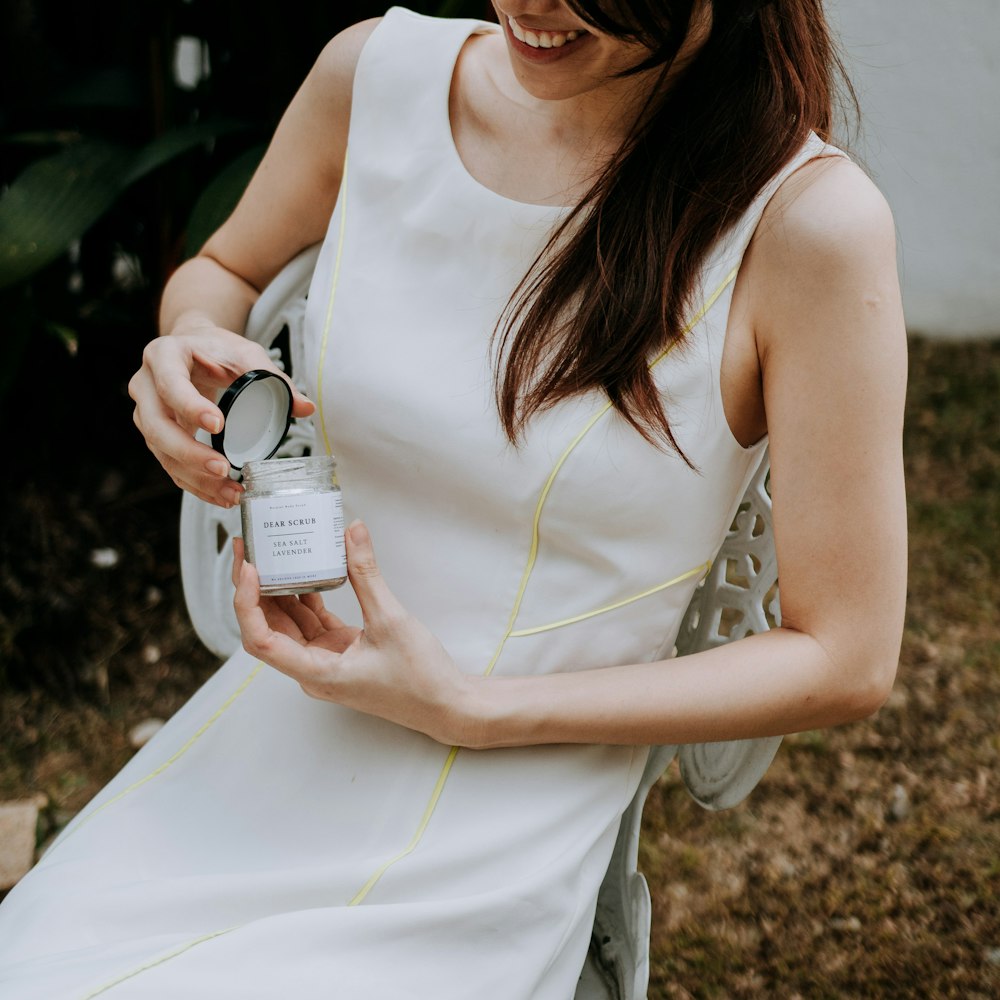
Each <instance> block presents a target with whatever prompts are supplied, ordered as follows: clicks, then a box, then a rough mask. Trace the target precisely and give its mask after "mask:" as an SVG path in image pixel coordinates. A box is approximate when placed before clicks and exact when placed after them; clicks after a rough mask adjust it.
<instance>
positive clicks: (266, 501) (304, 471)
mask: <svg viewBox="0 0 1000 1000" xmlns="http://www.w3.org/2000/svg"><path fill="white" fill-rule="evenodd" d="M335 470H336V462H334V460H333V458H332V457H331V456H329V455H307V456H304V457H302V458H273V459H261V460H258V461H255V462H247V463H246V464H245V465H244V466H243V486H244V489H245V492H244V493H243V496H242V497H241V498H240V516H241V519H242V522H243V544H244V547H245V550H246V558H247V561H248V562H251V563H253V564H254V566H255V567H256V568H257V575H258V576H259V577H260V592H261V594H265V595H268V596H271V597H273V596H277V595H279V594H313V593H316V592H317V591H320V590H332V589H333V588H334V587H339V586H341V585H342V584H343V583H344V581H345V580H346V579H347V552H346V549H345V547H344V507H343V501H342V498H341V493H340V484H339V483H338V482H337V473H336V471H335Z"/></svg>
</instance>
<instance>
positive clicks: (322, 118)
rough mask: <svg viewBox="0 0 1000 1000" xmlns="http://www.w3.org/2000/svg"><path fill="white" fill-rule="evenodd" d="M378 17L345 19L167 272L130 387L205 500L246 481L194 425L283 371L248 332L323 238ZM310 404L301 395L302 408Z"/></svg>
mask: <svg viewBox="0 0 1000 1000" xmlns="http://www.w3.org/2000/svg"><path fill="white" fill-rule="evenodd" d="M376 23H377V21H375V20H372V21H366V22H362V23H361V24H357V25H354V26H353V27H351V28H348V29H347V30H346V31H344V32H342V33H341V34H339V35H338V36H337V37H336V38H334V39H333V40H332V41H331V42H330V43H329V44H328V45H327V46H326V48H325V49H324V50H323V52H322V53H321V54H320V56H319V59H318V60H317V62H316V64H315V66H314V67H313V69H312V70H311V72H310V73H309V75H308V76H307V77H306V79H305V81H304V82H303V84H302V86H301V87H300V89H299V91H298V93H297V94H296V95H295V97H294V99H293V100H292V102H291V104H290V105H289V106H288V109H287V110H286V112H285V114H284V115H283V117H282V119H281V122H280V124H279V125H278V128H277V130H276V131H275V134H274V137H273V139H272V141H271V143H270V145H269V147H268V150H267V152H266V154H265V156H264V159H263V160H262V161H261V164H260V166H259V167H258V168H257V171H256V172H255V174H254V176H253V178H252V180H251V181H250V184H249V185H248V186H247V190H246V192H245V193H244V195H243V197H242V198H241V199H240V202H239V204H238V205H237V207H236V209H235V210H234V211H233V213H232V215H231V216H230V217H229V218H228V219H227V220H226V222H225V223H224V224H223V225H222V226H221V227H220V228H219V229H218V230H217V231H216V232H215V233H214V234H213V235H212V236H211V237H210V238H209V240H208V242H207V243H206V244H205V246H204V247H203V248H202V249H201V251H199V253H198V254H197V255H196V256H195V257H193V258H192V259H191V260H189V261H187V262H185V263H184V264H182V265H181V266H180V267H179V268H178V269H177V270H176V271H175V272H174V274H173V275H172V276H171V278H170V280H169V281H168V282H167V285H166V287H165V288H164V292H163V299H162V302H161V306H160V333H161V336H160V337H159V338H158V339H157V340H155V341H153V342H152V343H151V344H149V345H148V346H147V348H146V350H145V352H144V354H143V364H142V368H141V369H140V370H139V371H138V372H137V373H136V374H135V376H134V377H133V379H132V381H131V383H130V385H129V393H130V395H131V396H132V398H133V399H134V400H135V403H136V410H135V422H136V425H137V426H138V427H139V430H140V431H141V432H142V434H143V436H144V437H145V438H146V443H147V445H148V446H149V448H150V450H151V451H152V452H153V454H154V455H155V456H156V458H157V459H158V460H159V461H160V463H161V464H162V465H163V466H164V468H165V469H166V470H167V472H168V473H170V475H171V477H172V478H173V479H174V481H175V482H176V483H177V484H178V485H179V486H181V487H182V488H183V489H187V490H190V491H191V492H193V493H195V494H196V495H198V496H200V497H201V498H202V499H204V500H208V501H210V502H213V503H219V504H221V505H223V506H231V505H232V504H233V503H235V502H236V501H237V500H238V499H239V487H237V486H236V485H235V484H233V483H231V482H230V480H229V479H228V472H229V470H228V466H227V464H226V463H225V462H224V461H222V460H221V459H220V457H219V456H218V455H217V454H216V453H215V452H214V451H212V449H211V448H209V447H208V446H207V445H202V444H200V443H198V442H196V441H195V440H194V438H193V433H194V431H195V430H196V429H197V428H199V427H203V428H205V429H206V430H208V431H212V432H215V431H218V430H219V429H220V428H221V426H222V413H221V412H220V410H219V409H218V407H217V406H216V405H215V402H214V395H215V391H216V390H217V389H219V388H222V387H224V386H226V385H228V384H229V383H230V382H232V381H233V379H234V378H235V377H236V376H237V375H240V374H242V373H243V372H245V371H248V370H249V369H251V368H267V369H271V370H276V369H275V367H274V365H273V363H272V362H271V360H270V358H269V357H268V356H267V352H266V351H265V350H264V349H263V348H261V347H260V346H259V345H257V344H253V343H251V342H249V341H247V340H245V339H244V338H243V337H242V336H241V335H240V334H241V331H242V330H243V328H244V326H245V324H246V318H247V315H248V313H249V312H250V308H251V307H252V305H253V303H254V302H255V301H256V299H257V297H258V295H259V294H260V292H261V290H262V289H263V288H264V287H265V286H266V285H267V284H268V282H270V280H271V279H272V278H273V277H274V276H275V275H276V274H277V273H278V271H279V270H280V269H281V268H282V266H284V264H285V263H287V262H288V261H289V260H291V259H292V258H293V257H294V256H295V255H296V254H297V253H298V252H299V251H300V250H302V249H304V248H305V247H307V246H310V245H311V244H313V243H316V242H318V241H319V240H321V239H322V238H323V235H324V233H325V231H326V226H327V223H328V222H329V219H330V216H331V214H332V212H333V207H334V204H335V203H336V199H337V192H338V191H339V188H340V179H341V171H342V169H343V162H344V154H345V151H346V148H347V132H348V125H349V119H350V107H351V89H352V86H353V80H354V71H355V68H356V66H357V62H358V58H359V56H360V53H361V49H362V47H363V45H364V43H365V41H366V40H367V38H368V36H369V35H370V34H371V31H372V30H373V28H374V27H375V24H376ZM311 408H312V404H310V403H309V402H308V401H307V400H306V399H305V398H304V397H303V396H301V395H299V394H298V393H296V396H295V409H294V412H295V413H296V415H299V416H302V415H305V414H307V413H309V412H311Z"/></svg>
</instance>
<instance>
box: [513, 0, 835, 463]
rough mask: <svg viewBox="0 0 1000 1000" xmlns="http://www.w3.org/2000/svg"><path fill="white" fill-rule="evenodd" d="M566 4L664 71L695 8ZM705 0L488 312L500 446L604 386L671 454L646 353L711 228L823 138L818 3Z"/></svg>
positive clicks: (671, 331) (831, 83) (831, 91)
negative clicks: (615, 136) (702, 19)
mask: <svg viewBox="0 0 1000 1000" xmlns="http://www.w3.org/2000/svg"><path fill="white" fill-rule="evenodd" d="M566 2H567V4H568V6H569V7H570V8H572V9H573V10H574V12H575V13H576V14H577V15H578V16H579V17H580V18H581V19H582V20H584V21H585V22H587V23H588V24H590V25H592V26H593V27H594V28H595V29H596V30H598V31H601V32H604V33H606V34H610V35H614V36H616V37H619V38H622V39H628V40H632V41H637V42H640V43H642V44H643V45H645V46H646V47H647V48H648V49H649V50H650V55H649V57H648V58H647V59H646V60H645V61H644V62H643V63H642V64H641V65H640V66H638V67H635V68H634V69H633V70H631V71H630V72H636V71H637V70H640V69H648V68H652V67H656V66H659V67H661V72H662V74H663V77H665V76H666V73H667V71H668V70H669V68H670V66H671V64H672V62H673V61H674V59H675V58H676V56H677V53H678V52H679V50H680V49H681V46H682V45H683V43H684V40H685V37H686V35H687V32H688V26H689V24H690V23H691V20H692V15H693V14H694V13H695V11H696V10H697V8H698V7H699V4H698V2H697V0H566ZM706 2H707V3H708V4H709V6H710V7H711V13H712V23H711V28H710V32H709V34H708V36H707V38H706V40H705V41H704V43H703V45H702V47H701V48H700V50H699V51H698V52H697V54H696V55H695V57H694V58H693V60H692V62H691V64H690V65H689V66H687V67H686V68H685V69H684V70H683V72H681V73H680V75H679V76H678V78H677V79H676V81H674V80H672V81H671V83H670V86H669V87H666V88H658V89H657V90H656V94H655V95H654V97H652V98H651V99H650V102H649V104H648V105H647V107H646V109H645V110H644V112H643V113H642V114H641V115H640V117H639V121H638V124H637V125H636V127H635V128H634V129H633V131H632V133H631V135H630V136H629V138H628V139H627V140H626V142H625V143H624V144H623V145H622V146H621V148H620V149H619V150H618V152H617V153H616V154H615V156H613V157H612V159H611V161H610V162H609V163H608V164H607V166H606V167H605V168H604V169H603V171H602V172H601V174H600V175H599V177H598V178H597V180H596V181H595V183H594V184H593V186H592V187H591V189H590V190H589V192H588V193H587V194H586V195H585V196H584V198H583V199H582V201H581V202H580V204H579V205H577V206H576V208H575V209H573V210H572V211H571V212H570V213H569V214H568V215H567V217H566V218H565V219H564V221H563V222H562V224H561V225H560V226H559V227H558V228H557V230H556V231H555V232H554V233H553V235H552V237H551V239H550V241H549V243H548V245H547V246H546V248H545V249H544V250H543V251H542V253H541V254H540V255H539V257H538V258H537V259H536V260H535V262H534V264H533V265H532V267H531V268H530V269H529V271H528V273H527V274H526V275H525V277H524V278H523V279H522V281H521V282H520V284H519V285H518V287H517V288H516V289H515V291H514V294H513V296H512V297H511V300H510V302H509V303H508V305H507V308H506V309H505V311H504V313H503V315H502V316H501V318H500V322H499V323H498V326H497V342H496V347H497V360H498V363H497V366H496V369H495V372H496V374H495V390H496V396H497V404H498V408H499V412H500V419H501V422H502V424H503V427H504V430H505V431H506V433H507V436H508V437H509V438H510V440H511V441H512V442H516V441H517V440H518V439H519V438H520V436H521V434H522V432H523V430H524V427H525V424H526V423H527V421H528V420H529V419H530V417H531V415H532V414H533V413H535V412H537V411H539V410H542V409H545V408H547V407H549V406H552V405H553V404H555V403H557V402H558V401H559V400H562V399H565V398H567V397H569V396H572V395H575V394H577V393H579V392H582V391H585V390H588V389H594V388H601V389H603V390H604V392H605V393H606V394H607V396H608V397H609V398H610V400H611V402H612V404H613V405H614V408H615V409H616V410H617V411H618V413H620V414H621V416H622V417H624V418H625V419H626V420H627V421H628V422H629V423H630V424H632V426H633V427H635V429H636V430H637V431H638V432H639V433H640V434H642V435H643V436H644V437H645V438H646V439H647V440H649V441H650V442H651V443H654V444H657V445H659V446H661V447H664V446H665V447H667V448H671V449H673V450H675V451H678V452H679V449H678V447H677V442H676V441H675V440H674V436H673V432H672V431H671V429H670V423H669V420H668V417H667V412H666V409H665V406H664V403H665V402H666V403H667V405H669V400H666V401H664V400H663V399H661V394H660V392H659V391H658V390H657V388H656V385H655V384H654V381H653V377H652V375H651V374H650V371H649V362H650V358H651V357H652V356H654V355H656V354H658V353H659V352H661V351H662V350H663V349H664V348H665V347H667V346H668V345H670V344H671V343H673V342H675V341H677V340H679V339H680V338H681V337H682V336H683V328H684V320H685V316H686V314H687V312H688V310H689V309H690V307H691V299H692V295H693V293H694V290H695V284H696V278H697V275H698V272H699V269H700V267H701V266H702V264H703V263H704V261H705V259H706V256H707V255H708V253H709V252H710V250H711V249H712V247H713V245H715V243H716V242H717V240H718V239H719V238H720V237H721V236H722V235H723V234H724V233H725V232H726V231H727V229H729V228H730V227H731V226H732V225H734V224H735V222H736V221H737V220H738V219H739V218H740V216H741V215H742V214H743V213H744V212H745V211H746V209H747V208H748V206H749V205H750V203H751V202H752V201H753V199H754V197H755V195H756V194H757V193H758V191H760V189H761V188H762V187H763V186H764V185H765V184H766V183H767V181H768V180H769V179H770V178H771V177H772V176H773V175H774V174H775V173H776V172H777V171H778V170H780V169H781V167H782V166H783V165H784V164H785V163H787V162H788V160H790V159H791V158H792V156H794V154H795V153H796V151H797V150H798V149H799V148H800V147H801V145H802V143H803V142H804V141H805V139H806V136H807V135H808V133H809V131H810V130H813V131H815V132H817V133H818V134H819V135H820V136H821V137H823V138H827V137H828V135H829V130H830V127H831V119H832V117H833V111H834V100H835V96H836V90H835V83H836V77H837V74H838V72H839V74H840V76H841V77H842V79H843V80H844V81H845V84H846V92H847V94H848V95H849V96H850V100H851V101H852V102H853V99H854V96H853V92H852V91H851V90H850V84H849V83H847V78H846V75H845V74H844V72H843V66H842V64H841V62H840V60H839V58H838V57H837V54H836V52H835V49H834V47H833V45H832V42H831V39H830V35H829V31H828V28H827V24H826V19H825V17H824V13H823V3H822V0H770V2H768V0H764V2H761V0H706ZM682 457H683V456H682ZM685 460H686V459H685Z"/></svg>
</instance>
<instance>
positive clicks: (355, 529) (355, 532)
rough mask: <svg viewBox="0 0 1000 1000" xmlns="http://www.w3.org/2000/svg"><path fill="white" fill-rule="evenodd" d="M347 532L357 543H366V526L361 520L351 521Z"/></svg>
mask: <svg viewBox="0 0 1000 1000" xmlns="http://www.w3.org/2000/svg"><path fill="white" fill-rule="evenodd" d="M347 533H348V534H349V535H350V536H351V541H352V542H354V544H355V545H364V543H365V526H364V524H363V522H361V521H351V523H350V524H349V525H348V526H347Z"/></svg>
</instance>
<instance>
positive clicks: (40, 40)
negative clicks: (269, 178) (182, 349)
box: [0, 0, 488, 397]
mask: <svg viewBox="0 0 1000 1000" xmlns="http://www.w3.org/2000/svg"><path fill="white" fill-rule="evenodd" d="M22 6H23V7H24V8H25V9H26V10H27V12H28V13H27V14H26V15H25V16H23V17H21V18H15V19H14V22H13V23H12V24H11V25H9V26H7V25H5V28H8V27H9V30H8V35H7V39H6V43H5V46H6V48H7V49H8V50H9V52H7V53H5V52H3V51H0V77H3V76H6V77H7V79H6V80H2V81H0V82H4V83H5V84H6V86H5V87H4V89H3V93H4V94H5V95H10V97H9V98H7V97H6V96H5V100H4V104H3V106H0V156H2V160H0V310H2V312H3V314H4V316H5V318H6V319H5V324H4V335H5V339H6V345H5V346H6V347H7V351H6V362H5V364H4V366H3V369H2V371H0V397H2V396H3V394H4V393H5V392H6V390H7V389H8V388H9V386H10V385H11V383H12V382H13V381H14V379H15V378H16V376H17V373H18V370H19V367H20V363H21V359H22V357H23V356H24V352H25V350H26V349H27V344H28V341H29V339H30V338H31V337H32V336H33V334H34V333H36V332H43V333H48V334H52V335H55V337H56V338H57V340H58V341H59V342H60V343H62V344H64V345H65V346H66V347H67V348H69V349H70V350H73V349H75V347H76V345H77V343H78V341H79V339H80V336H81V335H82V334H83V331H85V330H86V329H89V328H90V327H92V326H94V325H102V324H103V325H104V326H105V327H108V326H111V327H115V326H127V327H128V328H129V329H130V330H135V331H138V332H139V333H140V337H141V341H142V342H144V341H145V340H148V339H149V337H150V336H152V332H153V314H154V311H155V298H156V295H157V292H158V290H159V288H160V287H161V286H162V284H163V281H164V280H165V279H166V277H167V276H168V275H169V273H170V271H171V270H173V268H174V267H175V266H176V265H177V264H178V263H179V262H180V261H181V260H182V259H184V258H185V257H187V256H190V255H191V254H193V253H196V252H197V250H198V249H199V247H200V246H201V245H202V244H203V242H204V241H205V239H206V238H207V237H208V236H209V235H210V233H211V232H212V231H213V230H214V229H215V228H216V227H217V226H218V225H219V224H220V223H221V222H222V221H224V219H225V218H226V216H227V215H228V214H229V212H230V211H231V210H232V208H233V207H234V206H235V204H236V202H237V200H238V199H239V197H240V195H241V194H242V192H243V190H244V188H245V186H246V183H247V181H248V180H249V178H250V176H251V175H252V173H253V171H254V169H255V168H256V166H257V164H258V163H259V161H260V158H261V156H262V155H263V151H264V149H265V145H266V141H267V138H268V136H269V135H270V133H271V131H272V130H273V128H274V126H275V124H276V123H277V119H278V117H279V115H280V113H281V111H282V110H283V108H284V107H285V106H286V104H287V103H288V101H289V100H290V98H291V96H292V94H293V93H294V90H295V88H296V87H297V86H298V84H299V82H300V81H301V79H302V78H303V77H304V76H305V74H306V72H307V71H308V69H309V67H310V65H311V64H312V62H313V61H314V60H315V58H316V56H317V54H318V52H319V50H320V48H321V47H322V45H323V44H324V43H325V41H326V40H327V39H328V38H330V37H332V35H334V34H335V33H336V32H338V31H340V30H342V29H343V28H344V27H346V26H347V25H349V24H351V23H353V22H356V21H358V20H360V19H362V18H365V17H371V16H375V15H378V14H381V13H383V12H384V10H385V9H386V7H387V6H388V4H387V3H384V2H371V0H367V2H365V0H357V2H354V3H345V4H337V5H334V4H328V5H315V4H312V3H309V2H308V0H286V3H284V4H282V5H275V4H273V3H266V2H264V0H243V2H241V3H239V4H237V3H236V2H235V0H224V2H213V3H199V2H197V0H189V2H184V0H162V2H158V3H154V4H150V5H148V6H145V7H142V6H140V5H135V4H129V3H125V2H124V0H104V2H102V3H101V4H99V5H98V4H97V3H96V2H94V0H90V2H83V3H82V4H79V5H77V9H76V10H75V12H74V15H73V16H74V17H75V21H73V22H72V23H71V24H67V17H66V12H65V9H64V8H62V7H56V5H55V4H54V3H53V2H51V0H49V2H46V0H34V2H29V3H27V4H25V5H22ZM412 6H415V7H416V8H417V9H418V10H420V11H421V12H423V13H438V14H443V15H448V16H457V15H462V16H483V15H485V14H486V13H487V8H488V4H486V3H485V2H469V0H443V2H438V3H426V4H415V5H412ZM279 7H280V9H278V8H279ZM81 8H82V9H81ZM70 28H75V29H76V31H75V32H74V31H71V30H69V29H70ZM181 47H186V49H187V51H188V53H189V54H190V53H192V52H194V54H195V56H196V62H197V65H195V67H194V70H195V72H194V74H193V76H192V77H189V79H187V80H186V81H182V80H181V78H180V75H179V73H178V70H177V68H176V65H175V63H176V61H177V59H178V54H179V51H180V48H181ZM5 54H7V55H9V56H10V59H8V60H7V61H6V62H5V61H4V59H3V56H4V55H5ZM25 80H27V82H28V83H29V84H33V86H24V82H25Z"/></svg>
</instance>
